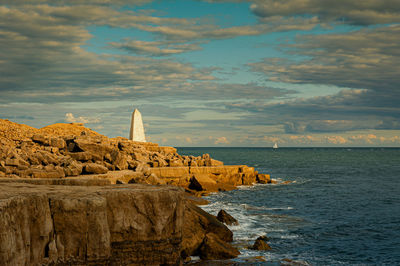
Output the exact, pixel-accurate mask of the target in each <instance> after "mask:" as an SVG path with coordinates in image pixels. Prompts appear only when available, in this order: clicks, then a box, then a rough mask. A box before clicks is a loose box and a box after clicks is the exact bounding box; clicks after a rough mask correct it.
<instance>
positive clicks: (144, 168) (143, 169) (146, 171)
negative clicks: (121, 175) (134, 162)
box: [135, 163, 152, 176]
mask: <svg viewBox="0 0 400 266" xmlns="http://www.w3.org/2000/svg"><path fill="white" fill-rule="evenodd" d="M135 172H141V173H143V174H144V175H146V176H149V175H151V173H152V171H151V169H150V167H149V166H148V165H147V164H145V163H139V164H138V166H137V167H136V169H135Z"/></svg>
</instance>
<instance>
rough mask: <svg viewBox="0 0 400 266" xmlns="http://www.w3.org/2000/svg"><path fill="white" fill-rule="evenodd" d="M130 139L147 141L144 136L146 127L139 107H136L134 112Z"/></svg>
mask: <svg viewBox="0 0 400 266" xmlns="http://www.w3.org/2000/svg"><path fill="white" fill-rule="evenodd" d="M129 139H130V140H133V141H141V142H146V137H145V136H144V128H143V121H142V114H141V113H140V112H139V110H138V109H135V110H134V111H133V113H132V121H131V131H130V133H129Z"/></svg>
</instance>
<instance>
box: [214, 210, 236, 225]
mask: <svg viewBox="0 0 400 266" xmlns="http://www.w3.org/2000/svg"><path fill="white" fill-rule="evenodd" d="M217 219H218V221H220V222H221V223H224V224H226V225H239V222H238V221H237V220H236V219H235V218H233V217H232V215H230V214H229V213H227V212H226V211H224V210H220V211H219V212H218V214H217Z"/></svg>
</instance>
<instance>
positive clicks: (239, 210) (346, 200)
mask: <svg viewBox="0 0 400 266" xmlns="http://www.w3.org/2000/svg"><path fill="white" fill-rule="evenodd" d="M178 152H179V153H180V154H183V155H196V156H197V155H200V154H203V153H209V154H210V155H211V156H212V157H213V158H215V159H218V160H222V161H224V162H225V164H226V165H229V164H246V165H249V166H253V167H255V168H256V170H258V171H259V172H261V173H269V174H271V177H272V178H274V179H278V180H279V181H286V180H290V181H293V183H290V184H287V185H283V184H277V185H255V186H252V187H247V186H243V187H240V188H239V189H238V190H234V191H229V192H220V193H215V194H211V195H210V196H208V197H207V199H208V200H210V204H209V205H207V206H203V208H204V209H205V210H206V211H208V212H210V213H212V214H214V215H216V214H217V212H218V211H219V210H220V209H225V210H226V211H227V212H228V213H230V214H231V215H232V216H233V217H235V218H236V219H237V220H238V221H239V223H240V225H239V226H230V229H231V230H232V231H233V233H234V245H236V246H237V247H239V250H240V252H241V253H242V254H241V255H240V256H239V258H238V259H235V261H236V262H238V263H239V264H241V263H245V261H246V259H249V258H250V257H254V256H263V257H264V258H265V259H266V260H267V261H268V262H260V263H256V264H257V265H275V264H276V265H279V262H280V261H281V260H282V259H285V258H287V259H293V260H296V261H302V262H304V263H308V264H311V265H400V149H398V148H279V149H276V150H274V149H272V148H178ZM265 234H266V235H267V236H268V237H270V241H269V244H270V246H271V247H272V249H273V250H272V251H252V250H249V249H247V248H246V247H247V246H250V245H252V244H253V243H254V240H255V239H256V238H257V237H258V236H260V235H265Z"/></svg>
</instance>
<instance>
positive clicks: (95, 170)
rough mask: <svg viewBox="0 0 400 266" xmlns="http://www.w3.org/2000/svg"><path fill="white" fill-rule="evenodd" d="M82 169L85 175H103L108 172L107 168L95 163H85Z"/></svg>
mask: <svg viewBox="0 0 400 266" xmlns="http://www.w3.org/2000/svg"><path fill="white" fill-rule="evenodd" d="M83 169H84V170H83V172H84V173H85V174H105V173H107V172H108V169H107V167H105V166H103V165H101V164H97V163H87V164H85V165H84V168H83Z"/></svg>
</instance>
